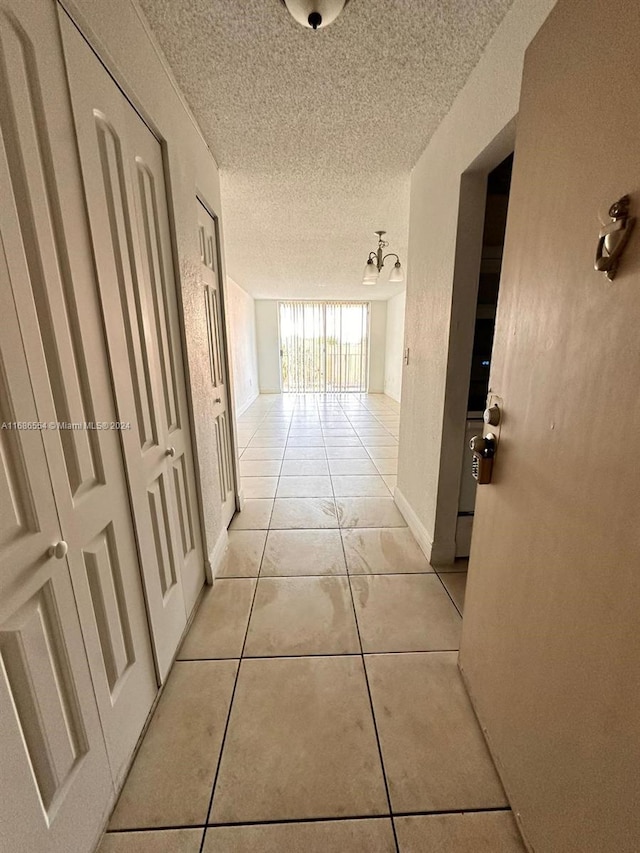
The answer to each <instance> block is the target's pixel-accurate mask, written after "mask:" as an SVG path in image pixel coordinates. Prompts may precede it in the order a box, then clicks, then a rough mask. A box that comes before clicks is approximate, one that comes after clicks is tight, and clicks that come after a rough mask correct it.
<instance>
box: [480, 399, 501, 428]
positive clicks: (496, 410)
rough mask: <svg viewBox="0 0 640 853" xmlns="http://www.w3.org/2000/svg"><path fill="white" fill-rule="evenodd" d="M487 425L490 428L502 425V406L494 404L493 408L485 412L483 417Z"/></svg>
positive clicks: (490, 407)
mask: <svg viewBox="0 0 640 853" xmlns="http://www.w3.org/2000/svg"><path fill="white" fill-rule="evenodd" d="M482 417H483V420H484V422H485V424H489V426H498V425H499V423H500V406H498V405H497V404H496V403H494V404H493V405H492V406H489V408H487V409H485V410H484V415H483V416H482Z"/></svg>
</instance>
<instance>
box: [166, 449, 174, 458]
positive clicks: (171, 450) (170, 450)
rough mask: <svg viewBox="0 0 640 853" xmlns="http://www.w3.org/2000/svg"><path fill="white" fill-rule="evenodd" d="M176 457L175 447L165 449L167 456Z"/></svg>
mask: <svg viewBox="0 0 640 853" xmlns="http://www.w3.org/2000/svg"><path fill="white" fill-rule="evenodd" d="M175 455H176V449H175V447H167V456H171V457H172V458H173V457H174V456H175Z"/></svg>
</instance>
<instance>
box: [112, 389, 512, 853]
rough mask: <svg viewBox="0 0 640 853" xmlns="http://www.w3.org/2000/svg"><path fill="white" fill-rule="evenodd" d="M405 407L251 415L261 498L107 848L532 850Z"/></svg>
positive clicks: (211, 592) (164, 704)
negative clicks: (485, 708) (512, 804)
mask: <svg viewBox="0 0 640 853" xmlns="http://www.w3.org/2000/svg"><path fill="white" fill-rule="evenodd" d="M398 410H399V406H398V404H397V403H395V402H394V401H392V400H391V399H390V398H388V397H384V396H383V395H344V396H343V397H342V398H339V397H337V398H336V397H331V396H327V397H324V396H321V395H309V396H306V397H305V396H291V397H287V396H279V395H278V396H275V395H274V396H263V397H260V398H259V399H258V400H257V401H256V402H255V403H254V404H253V405H252V406H251V407H250V408H249V409H248V411H247V412H245V413H244V414H243V415H242V416H241V417H240V418H239V421H238V426H239V434H238V439H239V442H240V445H241V449H240V453H241V457H240V459H241V463H240V464H241V474H242V487H243V490H244V493H245V496H246V498H247V499H246V503H245V508H244V511H243V512H242V513H240V514H239V515H236V517H235V519H234V521H233V522H232V525H231V528H230V530H229V547H228V551H227V554H226V557H225V562H224V565H223V568H222V570H221V571H219V572H218V576H217V579H216V581H215V583H214V586H213V588H211V589H208V590H207V591H206V593H205V595H204V598H203V600H202V602H201V604H200V607H199V610H198V612H197V614H196V617H195V620H194V622H193V625H192V627H191V629H190V631H189V633H188V635H187V636H186V638H185V640H184V642H183V644H182V647H181V649H180V651H179V654H178V661H177V662H176V664H175V666H174V669H173V671H172V673H171V676H170V678H169V681H168V684H167V687H166V689H165V692H164V694H163V696H162V698H161V700H160V702H159V705H158V708H157V710H156V712H155V715H154V717H153V719H152V722H151V724H150V727H149V729H148V731H147V734H146V737H145V739H144V741H143V743H142V746H141V748H140V750H139V752H138V755H137V758H136V760H135V762H134V765H133V767H132V770H131V772H130V774H129V778H128V780H127V782H126V784H125V787H124V790H123V792H122V795H121V797H120V800H119V802H118V804H117V806H116V808H115V811H114V813H113V815H112V818H111V821H110V824H109V833H108V834H107V835H106V837H105V839H104V840H103V843H102V846H101V847H100V853H134V851H135V853H169V851H171V853H198V851H200V850H203V851H205V853H223V851H224V853H276V851H277V853H280V851H291V852H292V853H297V851H302V850H304V851H307V853H359V851H362V853H383V851H384V853H387V851H388V853H392V851H395V850H399V851H400V853H423V851H424V853H427V851H442V853H520V851H523V850H524V847H523V846H522V844H521V842H520V840H519V837H518V834H517V830H516V829H515V824H514V821H513V818H512V816H511V813H510V811H509V809H508V805H507V802H506V799H505V796H504V793H503V791H502V788H501V785H500V782H499V780H498V777H497V775H496V773H495V770H494V768H493V765H492V762H491V759H490V757H489V753H488V751H487V749H486V746H485V743H484V740H483V737H482V734H481V732H480V729H479V727H478V725H477V723H476V721H475V717H474V715H473V712H472V710H471V706H470V704H469V701H468V699H467V697H466V693H465V691H464V688H463V686H462V682H461V679H460V676H459V674H458V670H457V653H456V650H457V648H458V639H459V634H460V627H461V621H462V620H461V618H460V613H461V610H462V604H463V595H464V583H465V578H466V575H465V573H464V571H459V572H449V573H441V574H440V575H438V574H436V573H435V572H434V571H433V569H432V568H431V567H430V566H429V564H428V563H427V562H426V560H425V558H424V556H423V555H422V553H421V551H420V550H419V548H418V546H417V544H416V543H415V541H414V539H413V537H412V536H411V533H410V532H409V530H408V528H407V527H406V525H405V522H404V519H403V518H402V516H401V515H400V513H399V512H398V510H397V509H396V507H395V504H394V502H393V498H392V496H391V493H392V490H393V487H394V485H395V471H396V464H397V462H396V460H397V447H398V443H397V436H398ZM461 568H464V565H463V566H461ZM463 812H465V813H464V814H463ZM390 815H393V816H394V817H393V820H391V819H390Z"/></svg>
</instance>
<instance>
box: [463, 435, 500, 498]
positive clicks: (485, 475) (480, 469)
mask: <svg viewBox="0 0 640 853" xmlns="http://www.w3.org/2000/svg"><path fill="white" fill-rule="evenodd" d="M497 443H498V442H497V439H496V437H495V435H493V433H491V432H489V433H487V435H474V436H473V438H472V439H471V441H470V442H469V447H470V448H471V451H472V453H473V459H472V462H471V474H472V475H473V478H474V479H475V480H477V481H478V485H479V486H482V485H484V484H486V483H490V482H491V473H492V471H493V459H494V456H495V455H496V446H497Z"/></svg>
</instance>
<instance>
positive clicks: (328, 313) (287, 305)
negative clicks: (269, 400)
mask: <svg viewBox="0 0 640 853" xmlns="http://www.w3.org/2000/svg"><path fill="white" fill-rule="evenodd" d="M280 355H281V370H282V390H283V391H289V392H298V393H308V392H314V391H315V392H343V391H356V392H357V391H360V392H362V391H366V390H367V384H368V366H369V303H367V302H281V303H280Z"/></svg>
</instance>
